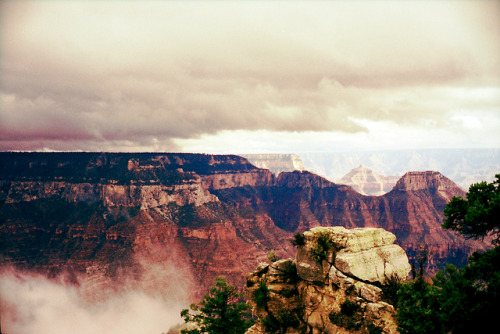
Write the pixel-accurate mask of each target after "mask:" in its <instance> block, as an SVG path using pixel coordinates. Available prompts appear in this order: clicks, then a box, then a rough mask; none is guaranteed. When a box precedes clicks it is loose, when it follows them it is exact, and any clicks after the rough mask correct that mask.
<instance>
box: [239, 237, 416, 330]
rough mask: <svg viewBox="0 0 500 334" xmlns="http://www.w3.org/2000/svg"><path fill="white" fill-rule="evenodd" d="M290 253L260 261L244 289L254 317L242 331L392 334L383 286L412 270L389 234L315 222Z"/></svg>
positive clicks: (391, 312) (391, 314)
mask: <svg viewBox="0 0 500 334" xmlns="http://www.w3.org/2000/svg"><path fill="white" fill-rule="evenodd" d="M303 237H304V239H303V240H302V243H300V244H299V245H298V249H297V254H296V256H295V259H293V260H292V259H287V260H279V261H276V262H274V263H272V264H266V263H261V264H259V266H258V267H257V270H256V271H254V272H252V273H250V274H248V275H247V282H246V288H245V293H246V297H247V300H249V303H250V305H251V306H252V308H253V311H254V313H255V314H256V315H257V316H258V321H257V323H256V324H255V325H254V326H253V327H251V328H250V329H249V330H248V331H247V333H248V334H252V333H262V334H264V333H285V332H286V333H290V334H294V333H297V334H298V333H372V332H375V330H377V331H376V332H377V333H398V331H397V324H396V322H395V318H394V316H395V310H394V307H393V306H392V305H391V304H390V303H388V302H387V301H388V296H387V294H386V293H384V290H385V291H386V292H387V291H388V287H390V285H391V283H392V282H394V280H397V281H402V280H404V279H405V278H406V276H407V275H408V273H409V272H410V264H409V263H408V258H407V257H406V254H405V253H404V251H403V249H402V248H401V247H399V246H397V245H394V244H393V242H394V240H395V239H396V237H395V236H394V234H392V233H390V232H387V231H385V230H383V229H375V228H356V229H351V230H348V229H345V228H343V227H315V228H313V229H311V230H310V231H306V232H305V233H304V235H303Z"/></svg>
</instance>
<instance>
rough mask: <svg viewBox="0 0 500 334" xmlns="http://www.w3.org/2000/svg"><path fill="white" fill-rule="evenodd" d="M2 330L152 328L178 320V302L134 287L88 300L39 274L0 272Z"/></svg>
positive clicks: (74, 289) (159, 328)
mask: <svg viewBox="0 0 500 334" xmlns="http://www.w3.org/2000/svg"><path fill="white" fill-rule="evenodd" d="M0 291H2V294H1V299H0V302H1V305H0V306H1V311H2V317H1V328H2V331H3V333H26V334H30V333H33V334H34V333H37V334H44V333H47V334H49V333H50V334H58V333H61V334H63V333H75V334H79V333H86V334H88V333H154V334H159V333H162V332H166V331H167V330H168V329H169V328H170V327H172V326H174V325H176V324H178V323H181V322H182V320H181V319H180V316H179V314H180V313H179V312H180V310H181V308H182V307H185V305H181V304H178V303H175V302H170V301H168V300H165V299H163V298H161V297H157V296H153V295H149V294H146V293H144V292H142V291H139V290H134V291H127V292H121V293H116V294H111V295H108V297H107V298H106V299H104V300H101V301H99V302H89V300H88V299H87V298H86V297H85V296H84V295H83V294H82V291H81V290H80V289H79V288H77V287H75V286H71V285H67V284H64V283H62V282H57V281H53V280H48V279H46V278H44V277H42V276H39V275H33V274H26V273H15V272H10V273H5V272H4V273H3V274H2V275H1V276H0Z"/></svg>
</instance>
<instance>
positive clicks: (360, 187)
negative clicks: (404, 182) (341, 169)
mask: <svg viewBox="0 0 500 334" xmlns="http://www.w3.org/2000/svg"><path fill="white" fill-rule="evenodd" d="M399 178H400V176H387V175H379V174H377V173H375V172H374V171H372V170H371V169H369V168H366V167H363V166H359V167H357V168H354V169H352V170H351V171H350V172H349V173H347V174H346V175H344V176H343V177H341V178H340V179H338V180H337V181H336V183H339V184H345V185H348V186H350V187H352V189H354V190H356V191H357V192H358V193H360V194H363V195H367V196H380V195H383V194H385V193H388V192H389V191H391V190H392V188H393V187H394V185H395V184H396V182H397V181H398V180H399Z"/></svg>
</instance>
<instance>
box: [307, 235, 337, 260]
mask: <svg viewBox="0 0 500 334" xmlns="http://www.w3.org/2000/svg"><path fill="white" fill-rule="evenodd" d="M332 246H333V241H332V239H331V238H330V233H328V232H321V233H320V234H319V235H318V236H317V238H316V240H315V241H314V245H313V247H312V249H311V253H312V254H311V255H312V257H313V259H314V260H315V261H317V262H320V263H321V262H322V261H323V260H326V258H327V254H328V250H329V249H330V248H331V247H332Z"/></svg>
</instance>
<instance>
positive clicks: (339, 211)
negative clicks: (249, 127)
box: [0, 152, 484, 294]
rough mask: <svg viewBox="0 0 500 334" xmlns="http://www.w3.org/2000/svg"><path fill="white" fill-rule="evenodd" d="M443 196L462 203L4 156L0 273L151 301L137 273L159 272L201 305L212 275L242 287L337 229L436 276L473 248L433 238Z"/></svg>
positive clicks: (432, 178)
mask: <svg viewBox="0 0 500 334" xmlns="http://www.w3.org/2000/svg"><path fill="white" fill-rule="evenodd" d="M454 195H457V196H464V193H463V191H461V190H460V189H459V188H458V187H456V185H455V184H453V182H451V181H450V180H448V179H446V178H445V177H444V176H442V175H441V174H439V173H437V172H418V173H408V174H406V175H405V176H403V177H402V178H401V180H400V181H399V182H398V183H397V185H396V186H395V187H394V189H393V190H392V191H391V192H389V193H388V194H385V195H384V196H380V197H372V196H362V195H360V194H358V193H357V192H355V191H354V190H353V189H352V188H351V187H349V186H345V185H337V184H335V183H332V182H330V181H328V180H326V179H325V178H322V177H320V176H318V175H315V174H312V173H309V172H282V173H281V174H280V175H278V176H276V175H274V174H273V173H272V172H271V171H269V170H266V169H259V168H256V167H255V166H253V165H252V164H250V163H249V162H248V161H247V160H246V159H244V158H241V157H237V156H230V155H228V156H219V155H203V154H176V153H50V154H49V153H5V152H4V153H0V240H1V241H2V242H1V243H0V265H1V266H7V265H14V266H18V267H22V268H28V269H30V270H32V269H35V270H40V271H43V272H48V273H49V275H51V276H55V275H59V274H60V273H62V272H65V271H71V272H76V273H83V274H84V275H86V276H88V277H90V278H91V281H92V282H101V283H102V282H117V281H119V278H120V277H124V278H123V280H124V281H127V275H128V274H131V275H133V278H134V280H136V281H137V280H138V281H143V282H145V284H146V285H147V286H150V285H155V288H158V289H161V288H162V282H167V283H168V282H170V281H172V280H163V281H162V280H157V281H156V280H152V281H151V280H150V279H149V278H148V277H149V276H148V274H147V273H148V272H150V271H151V268H158V264H159V263H161V264H162V265H161V266H160V267H161V268H164V266H163V264H164V263H171V264H172V266H170V267H174V268H175V272H176V273H179V272H182V273H186V275H185V276H186V277H190V278H192V280H193V282H194V283H193V285H194V286H196V287H197V288H196V289H188V290H190V291H196V293H199V294H203V293H204V292H206V290H207V288H208V287H209V286H211V285H212V283H213V279H214V278H215V277H216V276H218V275H226V276H227V277H228V280H229V281H231V282H233V283H235V284H238V285H240V284H241V285H243V284H244V278H243V275H242V273H244V272H247V271H250V270H252V268H254V267H255V265H256V264H257V263H259V262H260V261H262V260H264V259H265V258H266V254H267V252H268V251H269V249H274V250H275V251H276V252H277V254H278V255H279V256H282V257H288V256H294V253H295V250H294V248H293V247H292V245H291V244H290V243H289V242H288V240H290V238H291V237H292V236H293V234H294V233H295V232H303V231H305V230H308V229H310V228H313V227H316V226H343V227H346V228H355V227H382V228H384V229H386V230H388V231H391V232H392V233H394V234H395V235H396V236H397V243H398V244H399V245H400V246H402V247H403V249H404V250H405V251H406V253H407V254H408V256H409V257H410V259H415V258H417V257H418V251H419V249H420V247H421V246H422V245H425V246H426V247H428V249H429V262H428V263H429V265H430V266H431V267H432V268H433V269H436V268H443V267H444V264H445V263H447V262H454V263H455V264H457V265H460V264H461V263H463V262H464V261H465V260H466V259H467V257H468V256H469V255H470V254H471V252H472V251H474V250H478V249H481V247H484V244H480V243H478V242H473V241H468V240H464V239H463V238H462V237H460V236H456V235H455V234H454V233H452V232H449V231H445V230H443V229H442V228H441V222H442V220H443V214H442V212H443V209H444V206H445V205H446V202H447V201H448V200H449V199H450V198H451V196H454ZM235 258H238V261H234V259H235ZM145 259H147V260H148V261H144V260H145ZM89 268H90V269H89ZM164 269H165V270H166V271H167V272H168V270H169V268H167V267H165V268H164ZM94 278H95V280H94ZM104 278H105V279H104ZM99 284H100V283H99ZM99 284H97V285H99ZM89 290H90V289H89Z"/></svg>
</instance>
